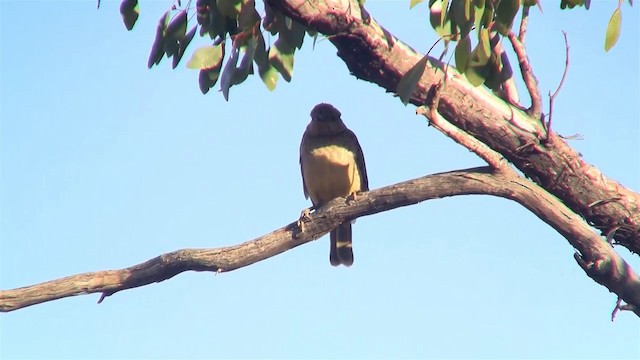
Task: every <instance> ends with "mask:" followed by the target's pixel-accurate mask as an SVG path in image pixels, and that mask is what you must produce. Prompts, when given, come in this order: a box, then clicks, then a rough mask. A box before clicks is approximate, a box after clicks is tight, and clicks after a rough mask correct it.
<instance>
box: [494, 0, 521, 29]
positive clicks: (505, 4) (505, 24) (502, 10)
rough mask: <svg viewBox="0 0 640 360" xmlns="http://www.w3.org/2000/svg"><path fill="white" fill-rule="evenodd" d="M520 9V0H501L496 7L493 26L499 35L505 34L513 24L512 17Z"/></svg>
mask: <svg viewBox="0 0 640 360" xmlns="http://www.w3.org/2000/svg"><path fill="white" fill-rule="evenodd" d="M519 9H520V0H501V1H500V3H499V4H498V7H497V8H496V23H495V28H496V30H498V32H499V33H500V35H502V36H507V35H508V34H509V31H510V30H511V26H513V19H514V18H515V17H516V15H517V14H518V10H519Z"/></svg>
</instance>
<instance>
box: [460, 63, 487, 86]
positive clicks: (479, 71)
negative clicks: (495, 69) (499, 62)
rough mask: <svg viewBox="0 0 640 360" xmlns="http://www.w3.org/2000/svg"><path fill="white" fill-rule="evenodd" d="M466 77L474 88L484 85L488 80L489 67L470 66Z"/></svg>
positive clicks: (465, 73)
mask: <svg viewBox="0 0 640 360" xmlns="http://www.w3.org/2000/svg"><path fill="white" fill-rule="evenodd" d="M464 75H465V77H466V78H467V80H468V81H469V83H470V84H471V85H473V86H476V87H477V86H480V85H482V83H484V80H485V79H486V78H487V66H486V65H481V66H473V65H470V66H468V67H467V70H466V71H465V72H464Z"/></svg>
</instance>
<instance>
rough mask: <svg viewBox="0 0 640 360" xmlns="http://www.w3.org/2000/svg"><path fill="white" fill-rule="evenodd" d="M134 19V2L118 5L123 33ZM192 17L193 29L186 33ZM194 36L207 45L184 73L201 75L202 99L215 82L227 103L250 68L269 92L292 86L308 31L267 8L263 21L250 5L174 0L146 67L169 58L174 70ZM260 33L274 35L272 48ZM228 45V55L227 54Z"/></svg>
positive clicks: (240, 0)
mask: <svg viewBox="0 0 640 360" xmlns="http://www.w3.org/2000/svg"><path fill="white" fill-rule="evenodd" d="M194 2H195V6H193V3H194ZM139 13H140V10H139V4H138V0H123V1H122V3H121V5H120V14H121V15H122V20H123V22H124V24H125V27H126V28H127V30H131V29H133V27H134V25H135V23H136V20H137V19H138V15H139ZM194 17H195V23H194V24H193V25H192V26H191V28H190V29H189V31H187V29H188V28H189V25H190V24H191V23H192V22H194V21H193V20H194ZM196 32H198V33H199V34H200V36H201V37H209V39H211V44H210V45H208V46H203V47H201V48H198V49H196V50H195V51H194V52H193V54H192V56H191V59H190V60H189V61H188V62H187V68H190V69H196V70H199V71H200V75H199V77H198V83H199V86H200V90H201V91H202V93H203V94H206V93H207V92H208V91H209V90H210V89H211V88H213V87H214V86H215V85H216V83H218V80H220V90H221V91H222V94H223V96H224V98H225V99H227V100H228V99H229V89H230V88H231V87H232V86H233V85H238V84H240V83H242V82H243V81H245V80H246V79H247V78H248V76H249V75H253V74H254V72H255V67H257V70H258V74H259V75H260V78H261V79H262V81H263V82H264V84H265V86H266V87H267V89H269V90H273V89H275V87H276V84H277V82H278V78H279V77H282V78H283V79H284V80H285V81H287V82H289V81H291V78H292V76H293V58H294V54H295V51H296V49H300V48H301V47H302V43H303V40H304V37H305V34H306V33H307V29H306V28H305V27H304V26H302V25H300V24H298V23H296V22H294V21H293V20H291V19H290V18H288V17H286V16H284V15H283V14H281V13H279V12H276V11H274V10H273V9H271V8H270V7H269V6H268V5H267V4H265V5H264V16H262V15H260V13H258V11H257V10H256V4H255V0H195V1H191V0H190V1H189V2H188V3H186V4H185V6H182V1H181V0H177V1H176V3H175V4H174V5H173V6H172V7H171V9H169V10H167V12H165V13H164V14H163V15H162V16H161V17H160V19H159V20H158V25H157V27H156V36H155V39H154V41H153V44H152V46H151V51H150V53H149V60H148V63H147V65H148V67H149V68H151V67H153V66H154V65H158V64H159V63H160V62H161V61H162V59H164V58H167V59H169V58H172V63H171V65H172V67H173V68H176V66H178V64H179V63H180V60H181V59H182V57H183V55H184V53H185V51H186V49H187V47H188V46H189V44H190V43H191V41H192V40H193V38H194V36H195V34H196ZM265 32H269V33H270V34H271V36H276V35H277V39H276V40H275V41H274V42H273V44H271V45H269V44H268V42H267V41H265V37H264V34H263V33H265ZM309 34H310V35H311V36H313V37H315V36H316V35H317V34H316V33H314V32H312V31H309ZM228 42H229V43H230V46H231V49H227V45H226V44H227V43H228ZM225 55H226V58H225ZM254 65H255V67H254Z"/></svg>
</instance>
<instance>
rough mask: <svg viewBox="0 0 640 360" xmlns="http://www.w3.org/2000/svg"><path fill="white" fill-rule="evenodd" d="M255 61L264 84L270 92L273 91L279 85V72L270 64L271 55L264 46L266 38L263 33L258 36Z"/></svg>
mask: <svg viewBox="0 0 640 360" xmlns="http://www.w3.org/2000/svg"><path fill="white" fill-rule="evenodd" d="M253 61H255V63H256V65H258V73H259V74H260V78H261V79H262V82H263V83H264V84H265V86H266V87H267V89H269V91H273V90H274V89H275V88H276V84H277V83H278V70H276V69H275V68H274V67H273V66H271V63H270V62H269V53H268V52H267V50H266V47H265V44H264V37H263V36H262V33H261V32H258V33H257V34H256V51H255V54H254V56H253Z"/></svg>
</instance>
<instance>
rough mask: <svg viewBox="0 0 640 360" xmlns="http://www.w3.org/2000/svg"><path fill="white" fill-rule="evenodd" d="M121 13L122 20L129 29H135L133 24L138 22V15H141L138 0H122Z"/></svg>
mask: <svg viewBox="0 0 640 360" xmlns="http://www.w3.org/2000/svg"><path fill="white" fill-rule="evenodd" d="M120 15H122V21H123V22H124V26H125V27H126V28H127V30H131V29H133V25H135V24H136V21H137V20H138V15H140V6H139V4H138V0H122V3H121V4H120Z"/></svg>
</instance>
